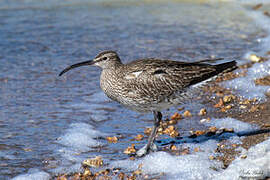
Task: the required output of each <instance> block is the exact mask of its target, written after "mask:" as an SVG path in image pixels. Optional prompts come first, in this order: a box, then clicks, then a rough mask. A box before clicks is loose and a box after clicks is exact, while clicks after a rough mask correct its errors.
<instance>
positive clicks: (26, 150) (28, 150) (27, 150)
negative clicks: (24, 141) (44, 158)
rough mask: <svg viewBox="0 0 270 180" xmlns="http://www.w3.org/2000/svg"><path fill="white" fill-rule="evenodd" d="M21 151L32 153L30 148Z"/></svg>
mask: <svg viewBox="0 0 270 180" xmlns="http://www.w3.org/2000/svg"><path fill="white" fill-rule="evenodd" d="M23 150H24V151H25V152H30V151H33V150H32V149H30V148H23Z"/></svg>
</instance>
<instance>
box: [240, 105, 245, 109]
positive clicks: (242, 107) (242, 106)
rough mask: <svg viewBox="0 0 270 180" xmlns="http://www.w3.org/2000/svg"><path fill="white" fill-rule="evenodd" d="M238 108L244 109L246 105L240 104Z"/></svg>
mask: <svg viewBox="0 0 270 180" xmlns="http://www.w3.org/2000/svg"><path fill="white" fill-rule="evenodd" d="M239 108H240V109H246V108H247V106H245V105H241V106H240V107H239Z"/></svg>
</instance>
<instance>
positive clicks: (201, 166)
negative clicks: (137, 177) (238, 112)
mask: <svg viewBox="0 0 270 180" xmlns="http://www.w3.org/2000/svg"><path fill="white" fill-rule="evenodd" d="M206 125H209V126H213V125H214V126H217V127H226V128H234V129H235V130H236V131H247V130H253V129H254V126H253V125H250V124H248V123H244V122H241V121H239V120H236V119H233V118H221V119H212V120H211V122H210V123H207V124H206ZM218 143H219V142H218V140H216V139H209V140H207V141H202V142H199V143H184V144H180V145H177V147H178V148H189V149H190V152H191V154H187V155H180V156H173V155H170V154H169V153H167V152H155V153H151V154H149V155H147V156H145V157H144V158H141V159H137V160H135V161H134V160H128V159H127V160H120V161H114V162H112V163H111V164H110V166H112V167H121V168H123V169H126V170H128V171H133V170H136V169H137V168H138V166H139V165H140V164H142V171H143V173H145V174H150V175H153V176H154V175H158V174H160V173H165V175H164V176H165V179H190V180H193V179H218V178H220V175H223V174H226V173H227V172H226V171H227V170H225V171H224V170H223V164H222V163H221V162H220V161H217V160H210V159H209V157H210V156H213V157H215V156H217V155H221V154H220V153H218V152H216V151H215V150H216V148H217V144H218ZM234 143H238V144H240V143H241V141H240V137H238V136H230V137H228V143H227V144H234ZM197 147H199V149H200V151H199V152H194V149H195V148H197ZM264 147H266V146H265V145H264ZM238 150H239V151H241V150H242V149H240V148H239V149H238ZM253 151H254V152H256V150H253ZM262 151H263V150H260V152H262ZM261 157H263V153H262V155H261ZM243 164H244V163H243ZM246 167H247V166H246ZM233 175H236V176H237V174H236V173H234V174H233ZM233 175H231V176H233ZM238 177H239V176H238ZM229 179H230V178H229Z"/></svg>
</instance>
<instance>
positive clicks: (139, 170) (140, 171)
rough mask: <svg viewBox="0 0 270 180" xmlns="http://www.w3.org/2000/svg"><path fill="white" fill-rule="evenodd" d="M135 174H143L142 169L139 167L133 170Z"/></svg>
mask: <svg viewBox="0 0 270 180" xmlns="http://www.w3.org/2000/svg"><path fill="white" fill-rule="evenodd" d="M133 174H135V175H141V174H142V170H141V169H137V170H135V171H134V172H133Z"/></svg>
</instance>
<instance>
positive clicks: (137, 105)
mask: <svg viewBox="0 0 270 180" xmlns="http://www.w3.org/2000/svg"><path fill="white" fill-rule="evenodd" d="M105 94H106V95H107V96H108V97H109V98H111V99H112V100H114V101H117V102H118V103H120V104H122V105H123V106H124V107H126V108H128V109H131V110H133V111H137V112H142V113H147V112H151V111H162V110H164V109H169V108H170V107H172V106H177V105H179V104H182V103H183V102H184V101H185V99H186V97H185V94H183V93H182V92H181V93H174V94H171V95H160V96H158V95H156V96H145V95H143V94H140V93H135V92H132V91H131V92H129V93H127V94H125V95H123V94H122V95H121V93H119V92H118V93H116V92H114V93H113V92H112V91H110V93H108V92H107V93H106V92H105Z"/></svg>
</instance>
